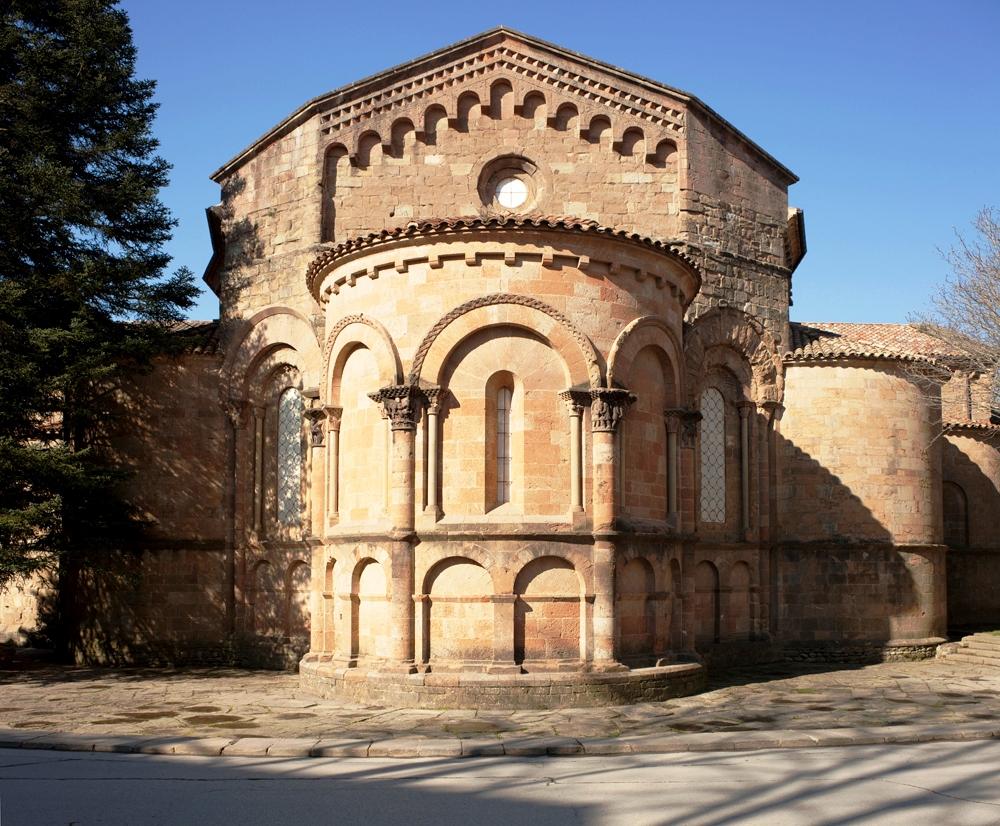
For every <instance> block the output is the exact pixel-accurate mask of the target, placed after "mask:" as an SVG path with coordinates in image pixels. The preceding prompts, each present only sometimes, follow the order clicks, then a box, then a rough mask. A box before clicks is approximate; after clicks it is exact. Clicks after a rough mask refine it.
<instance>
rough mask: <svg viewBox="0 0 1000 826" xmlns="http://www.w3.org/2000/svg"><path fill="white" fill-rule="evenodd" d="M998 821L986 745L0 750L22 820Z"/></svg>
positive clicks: (995, 766)
mask: <svg viewBox="0 0 1000 826" xmlns="http://www.w3.org/2000/svg"><path fill="white" fill-rule="evenodd" d="M149 823H155V824H175V823H176V824H212V823H229V824H241V826H242V824H268V826H274V824H283V823H289V824H295V825H296V826H309V825H310V824H320V823H322V824H354V823H357V824H365V826H377V825H378V824H397V823H399V824H411V825H413V826H415V825H416V824H452V823H461V824H474V825H475V826H487V825H488V824H504V826H515V824H531V826H535V825H536V824H538V825H539V826H542V825H543V824H568V823H573V824H580V823H583V824H618V823H621V824H629V825H630V826H636V824H648V823H682V824H722V823H761V824H768V826H775V824H809V825H810V826H814V824H848V823H850V824H854V823H865V824H868V823H879V824H881V823H890V824H906V826H917V824H924V823H927V824H935V826H960V825H961V824H1000V741H995V740H991V741H975V742H964V743H925V744H919V745H884V746H852V747H845V748H827V749H785V750H775V751H760V752H746V753H739V754H735V753H729V754H726V753H720V752H706V753H702V754H665V755H629V756H622V757H571V758H554V757H550V758H523V759H519V758H509V757H507V758H474V759H464V760H462V759H458V760H452V759H448V760H437V759H421V760H388V759H385V760H383V759H374V758H368V759H315V758H313V759H300V758H295V759H290V758H236V757H225V758H217V757H215V758H209V757H178V756H162V757H161V756H155V755H117V754H92V753H78V752H57V751H38V750H27V749H0V826H23V825H24V824H32V826H34V824H79V825H80V826H90V824H129V826H137V824H149Z"/></svg>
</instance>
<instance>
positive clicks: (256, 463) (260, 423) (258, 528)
mask: <svg viewBox="0 0 1000 826" xmlns="http://www.w3.org/2000/svg"><path fill="white" fill-rule="evenodd" d="M264 411H265V408H263V407H254V409H253V482H252V486H251V487H252V489H251V490H250V491H249V494H250V500H251V507H252V508H253V517H252V525H253V532H254V533H255V534H256V535H257V536H260V535H261V533H262V532H263V525H264Z"/></svg>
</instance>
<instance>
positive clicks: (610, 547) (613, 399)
mask: <svg viewBox="0 0 1000 826" xmlns="http://www.w3.org/2000/svg"><path fill="white" fill-rule="evenodd" d="M590 396H591V405H590V419H591V429H592V431H593V440H594V448H593V456H594V504H593V513H594V550H593V564H594V614H593V626H594V649H593V650H594V665H595V667H597V668H599V669H601V670H615V669H623V668H624V666H622V665H619V664H618V663H617V661H616V659H617V658H616V656H615V654H616V652H615V550H616V549H615V528H616V520H617V516H618V489H617V487H618V457H617V453H616V450H615V443H616V439H615V436H616V432H617V430H618V424H619V422H621V420H622V419H623V418H624V416H625V412H626V411H627V410H628V407H629V405H630V404H632V402H634V401H635V396H633V395H632V394H631V393H629V392H628V391H627V390H618V389H600V390H592V391H591V392H590Z"/></svg>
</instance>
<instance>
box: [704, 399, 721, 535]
mask: <svg viewBox="0 0 1000 826" xmlns="http://www.w3.org/2000/svg"><path fill="white" fill-rule="evenodd" d="M701 521H702V522H725V521H726V403H725V401H724V400H723V398H722V393H720V392H719V391H718V390H716V389H715V388H714V387H710V388H709V389H708V390H706V391H705V392H704V393H702V394H701Z"/></svg>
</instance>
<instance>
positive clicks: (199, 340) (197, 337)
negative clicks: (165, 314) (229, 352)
mask: <svg viewBox="0 0 1000 826" xmlns="http://www.w3.org/2000/svg"><path fill="white" fill-rule="evenodd" d="M171 329H172V332H173V333H174V335H176V336H178V337H179V338H181V339H182V340H183V342H184V352H185V353H194V354H197V355H205V356H214V355H216V354H218V353H219V352H221V344H220V342H219V322H218V320H215V321H195V320H193V319H186V320H184V321H178V322H175V323H174V324H172V325H171Z"/></svg>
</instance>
